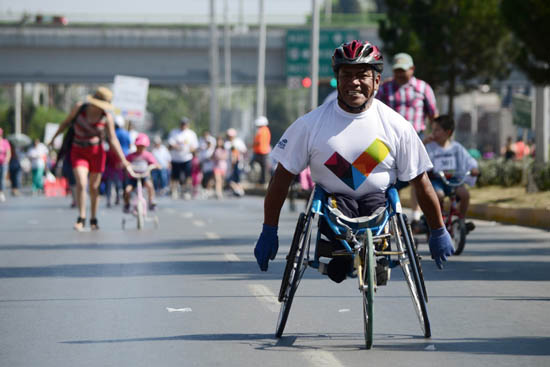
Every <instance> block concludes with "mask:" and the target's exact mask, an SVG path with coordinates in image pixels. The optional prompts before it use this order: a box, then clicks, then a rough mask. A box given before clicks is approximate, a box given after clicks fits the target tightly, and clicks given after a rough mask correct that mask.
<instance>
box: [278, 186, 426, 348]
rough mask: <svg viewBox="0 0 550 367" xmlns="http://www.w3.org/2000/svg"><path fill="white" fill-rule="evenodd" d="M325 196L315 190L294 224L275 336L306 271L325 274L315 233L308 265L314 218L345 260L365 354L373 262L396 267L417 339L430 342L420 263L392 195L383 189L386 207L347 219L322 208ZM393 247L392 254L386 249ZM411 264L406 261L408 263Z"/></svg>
mask: <svg viewBox="0 0 550 367" xmlns="http://www.w3.org/2000/svg"><path fill="white" fill-rule="evenodd" d="M326 196H327V193H326V192H325V191H324V190H323V189H322V188H321V187H319V186H318V185H317V186H316V187H315V189H314V190H313V191H312V193H311V195H310V197H309V200H308V204H307V206H306V211H305V212H302V213H301V214H300V216H299V218H298V222H297V224H296V229H295V232H294V236H293V239H292V244H291V246H290V250H289V254H288V256H287V263H286V266H285V270H284V273H283V279H282V282H281V288H280V291H279V302H281V310H280V312H279V317H278V320H277V327H276V332H275V335H276V337H278V338H279V337H281V336H282V334H283V331H284V328H285V325H286V322H287V320H288V315H289V313H290V308H291V306H292V301H293V299H294V295H295V293H296V290H297V288H298V285H299V283H300V280H301V278H302V276H303V274H304V272H305V270H306V268H307V267H308V266H311V267H312V268H315V269H318V270H319V271H320V272H321V273H323V274H326V265H327V264H326V263H324V262H322V261H320V258H321V257H322V256H321V255H320V253H319V246H318V244H319V240H320V239H321V233H320V231H319V230H318V231H317V236H316V242H315V251H314V256H313V259H310V245H311V235H312V227H313V221H314V219H315V216H319V220H321V217H324V219H325V220H326V221H327V224H328V225H329V227H330V228H331V230H332V231H333V232H334V233H335V235H336V238H337V239H338V240H339V241H340V243H341V244H342V246H343V248H344V250H343V251H334V252H333V253H332V255H333V257H334V256H351V257H352V258H353V265H354V266H353V271H352V272H350V273H349V274H348V276H350V277H357V278H358V283H359V291H360V292H361V293H362V295H363V321H364V334H365V345H366V347H367V349H370V348H371V347H372V343H373V303H374V292H375V291H376V289H377V285H376V279H375V278H376V275H375V265H376V261H375V260H376V258H382V257H385V258H386V259H387V260H388V263H389V266H390V268H393V267H396V266H398V265H399V266H401V268H402V270H403V273H404V275H405V280H406V282H407V285H408V288H409V291H410V294H411V298H412V301H413V305H414V308H415V311H416V314H417V316H418V319H419V322H420V325H421V328H422V331H423V334H424V336H425V337H430V336H431V329H430V322H429V319H428V313H427V309H426V302H427V301H428V296H427V293H426V287H425V285H424V277H423V275H422V269H421V266H420V257H419V256H418V253H417V251H416V246H415V245H414V242H413V241H414V240H413V236H412V231H411V229H410V225H409V224H408V222H407V218H406V217H405V216H404V214H403V211H402V207H401V202H400V199H399V195H398V193H397V190H396V189H395V188H394V187H391V188H390V189H388V192H387V203H386V206H385V207H384V208H383V210H377V211H376V212H375V214H373V215H371V216H369V217H361V218H354V219H352V218H347V217H345V216H344V215H342V214H341V213H339V212H338V211H335V210H333V209H332V208H331V207H330V206H328V205H327V204H326ZM392 243H395V247H396V249H395V251H391V244H392ZM411 260H412V261H411Z"/></svg>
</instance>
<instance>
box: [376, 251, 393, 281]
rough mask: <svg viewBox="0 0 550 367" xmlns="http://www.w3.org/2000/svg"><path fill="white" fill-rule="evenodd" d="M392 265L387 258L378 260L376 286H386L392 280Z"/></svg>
mask: <svg viewBox="0 0 550 367" xmlns="http://www.w3.org/2000/svg"><path fill="white" fill-rule="evenodd" d="M390 273H391V269H390V263H389V261H388V259H386V258H385V257H383V258H381V259H378V260H376V285H386V284H387V283H388V280H390Z"/></svg>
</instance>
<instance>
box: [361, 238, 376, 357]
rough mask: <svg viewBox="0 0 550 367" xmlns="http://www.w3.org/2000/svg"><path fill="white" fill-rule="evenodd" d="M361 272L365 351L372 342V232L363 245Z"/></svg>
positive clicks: (373, 265)
mask: <svg viewBox="0 0 550 367" xmlns="http://www.w3.org/2000/svg"><path fill="white" fill-rule="evenodd" d="M363 251H364V258H363V261H362V263H363V269H362V270H363V272H362V274H361V276H362V279H363V289H362V290H361V293H362V294H363V325H364V332H365V345H366V347H367V349H370V348H371V347H372V342H373V321H374V316H373V315H374V283H375V281H374V274H375V271H374V269H375V261H374V243H373V241H372V232H371V231H370V230H367V236H366V237H365V243H364V248H363Z"/></svg>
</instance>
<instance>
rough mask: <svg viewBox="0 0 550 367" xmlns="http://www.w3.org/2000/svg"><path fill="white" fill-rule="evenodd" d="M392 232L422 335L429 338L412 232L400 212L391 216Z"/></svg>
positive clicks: (426, 312) (424, 301)
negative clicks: (400, 252)
mask: <svg viewBox="0 0 550 367" xmlns="http://www.w3.org/2000/svg"><path fill="white" fill-rule="evenodd" d="M393 224H394V234H395V239H396V242H397V248H398V251H403V252H404V254H403V255H401V256H400V258H399V264H400V266H401V269H402V270H403V275H404V276H405V281H406V282H407V286H408V288H409V291H410V294H411V298H412V302H413V306H414V310H415V312H416V315H417V316H418V321H419V322H420V327H421V329H422V331H423V333H424V337H426V338H429V337H430V336H431V335H432V332H431V327H430V320H429V319H428V310H427V307H426V300H425V297H424V294H423V293H424V292H423V291H422V281H421V279H420V273H419V271H418V267H417V266H416V264H417V262H416V260H417V258H416V256H415V255H414V251H413V249H412V246H413V244H412V240H411V238H412V234H411V233H410V232H409V231H408V228H407V225H406V223H405V219H404V218H403V215H402V214H396V215H395V216H394V218H393Z"/></svg>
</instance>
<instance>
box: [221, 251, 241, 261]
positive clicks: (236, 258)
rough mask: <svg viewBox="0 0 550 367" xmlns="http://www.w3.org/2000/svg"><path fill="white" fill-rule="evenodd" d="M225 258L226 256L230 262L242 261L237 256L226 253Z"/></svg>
mask: <svg viewBox="0 0 550 367" xmlns="http://www.w3.org/2000/svg"><path fill="white" fill-rule="evenodd" d="M224 256H225V259H226V260H227V261H229V262H237V261H241V259H239V257H238V256H237V255H235V254H232V253H225V254H224Z"/></svg>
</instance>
